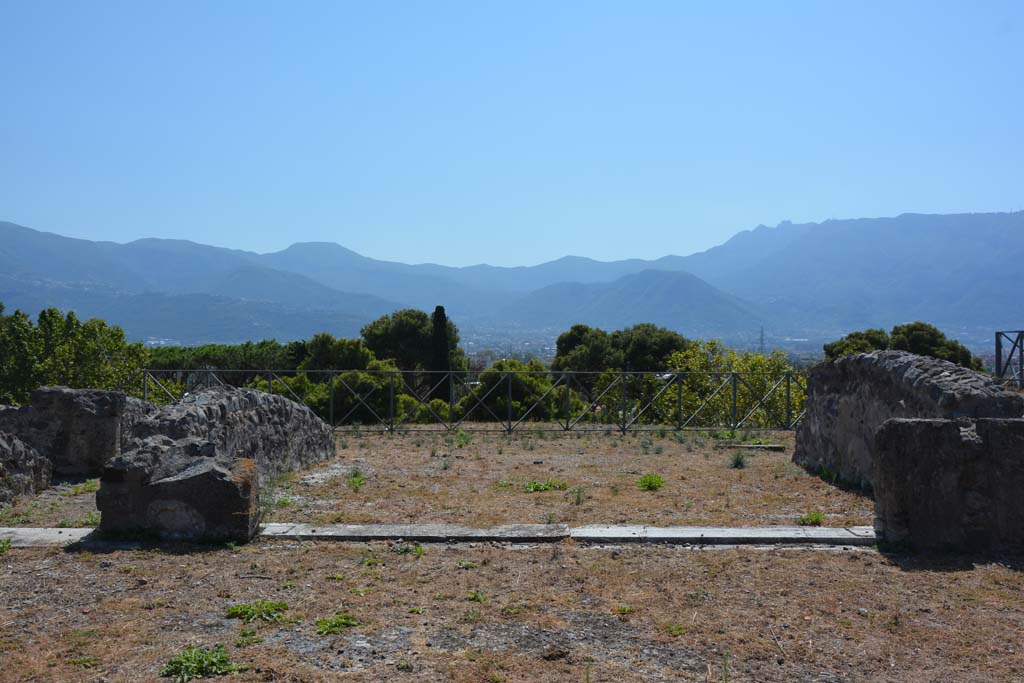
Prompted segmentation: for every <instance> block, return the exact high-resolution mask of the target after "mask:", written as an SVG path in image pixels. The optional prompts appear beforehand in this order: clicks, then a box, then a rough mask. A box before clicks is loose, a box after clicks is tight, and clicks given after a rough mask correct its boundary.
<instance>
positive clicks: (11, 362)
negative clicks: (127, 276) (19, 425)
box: [0, 304, 147, 404]
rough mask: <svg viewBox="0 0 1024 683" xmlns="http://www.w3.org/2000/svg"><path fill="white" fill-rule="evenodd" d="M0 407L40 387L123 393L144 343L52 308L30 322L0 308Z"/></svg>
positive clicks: (18, 313) (21, 400)
mask: <svg viewBox="0 0 1024 683" xmlns="http://www.w3.org/2000/svg"><path fill="white" fill-rule="evenodd" d="M0 349H3V353H2V354H0V404H2V403H15V404H18V403H24V402H26V401H27V400H28V398H29V395H30V394H31V393H32V391H34V390H35V389H37V388H38V387H40V386H46V385H58V384H59V385H63V386H68V387H73V388H84V387H93V388H97V389H110V390H113V389H120V390H125V389H126V388H127V386H128V385H129V384H130V382H131V380H132V379H133V378H134V377H135V376H136V375H137V373H138V371H139V370H140V369H141V368H142V367H143V366H144V365H145V362H146V359H147V352H146V349H145V348H144V347H143V346H142V344H129V343H128V342H127V341H125V336H124V330H122V329H121V328H120V327H117V326H116V325H107V324H106V323H105V322H104V321H102V320H99V319H97V318H91V319H89V320H86V321H85V322H82V321H81V320H79V319H78V317H77V316H76V315H75V314H74V313H67V314H62V313H61V312H60V311H58V310H57V309H56V308H47V309H45V310H43V311H41V312H40V313H39V315H38V316H37V318H36V323H35V324H33V323H32V320H31V318H29V317H28V316H27V315H26V314H25V313H23V312H22V311H15V312H14V313H13V314H11V315H4V307H3V304H0Z"/></svg>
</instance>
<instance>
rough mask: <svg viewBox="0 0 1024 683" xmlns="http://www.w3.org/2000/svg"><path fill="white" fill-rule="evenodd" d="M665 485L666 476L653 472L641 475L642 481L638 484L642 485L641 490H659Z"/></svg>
mask: <svg viewBox="0 0 1024 683" xmlns="http://www.w3.org/2000/svg"><path fill="white" fill-rule="evenodd" d="M664 485H665V478H664V477H662V476H661V475H659V474H654V473H653V472H652V473H650V474H645V475H644V476H642V477H640V481H638V482H637V486H639V487H640V490H641V491H657V490H658V489H660V488H661V487H662V486H664Z"/></svg>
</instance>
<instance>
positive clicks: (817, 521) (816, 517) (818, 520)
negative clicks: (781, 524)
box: [796, 512, 825, 526]
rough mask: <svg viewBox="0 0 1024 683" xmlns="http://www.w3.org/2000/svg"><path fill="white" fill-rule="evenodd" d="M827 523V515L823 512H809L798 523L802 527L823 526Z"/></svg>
mask: <svg viewBox="0 0 1024 683" xmlns="http://www.w3.org/2000/svg"><path fill="white" fill-rule="evenodd" d="M824 521H825V514H824V513H822V512H808V513H807V514H806V515H803V516H802V517H801V518H800V519H798V520H797V521H796V523H797V524H799V525H800V526H821V524H822V522H824Z"/></svg>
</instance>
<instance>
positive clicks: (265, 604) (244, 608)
mask: <svg viewBox="0 0 1024 683" xmlns="http://www.w3.org/2000/svg"><path fill="white" fill-rule="evenodd" d="M287 609H288V605H287V604H286V603H283V602H272V601H270V600H257V601H256V602H249V603H243V604H241V605H234V606H232V607H228V611H227V617H228V618H229V619H241V620H242V621H243V622H245V623H246V624H251V623H252V622H254V621H257V620H259V621H268V622H275V621H281V615H282V614H284V612H285V610H287Z"/></svg>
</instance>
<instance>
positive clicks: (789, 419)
mask: <svg viewBox="0 0 1024 683" xmlns="http://www.w3.org/2000/svg"><path fill="white" fill-rule="evenodd" d="M792 381H793V373H792V372H787V373H786V429H789V428H790V427H791V426H792V425H793V403H792V402H791V401H790V398H789V391H790V383H791V382H792Z"/></svg>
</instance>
